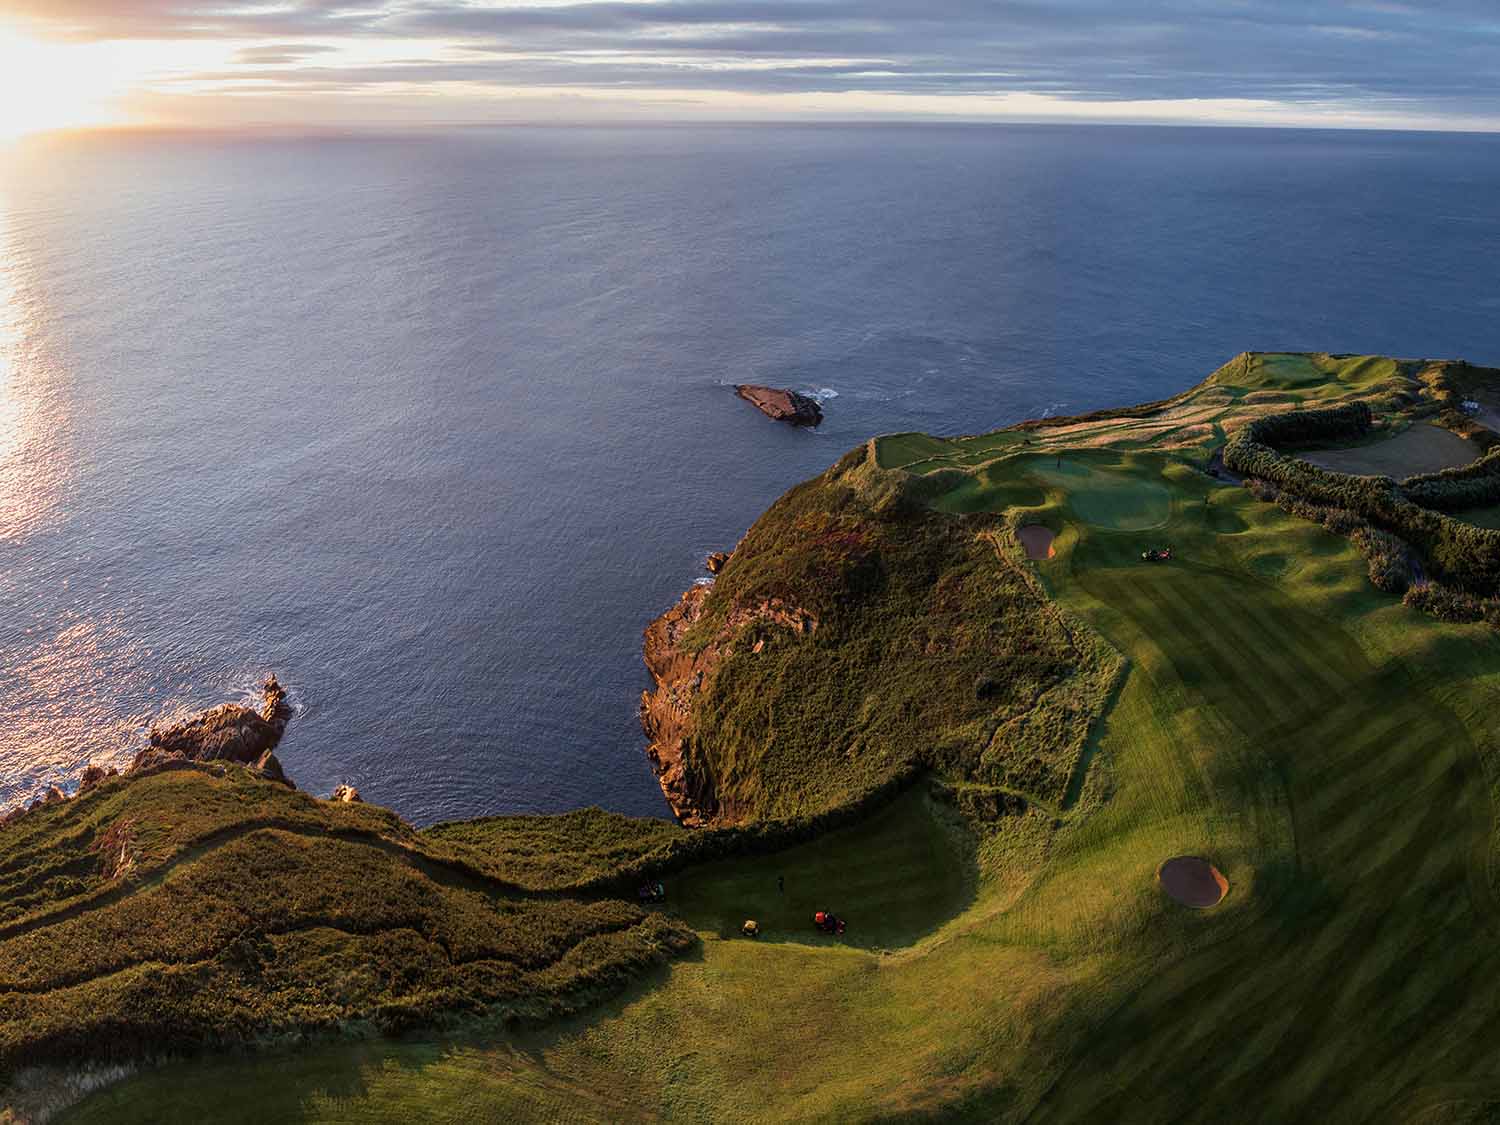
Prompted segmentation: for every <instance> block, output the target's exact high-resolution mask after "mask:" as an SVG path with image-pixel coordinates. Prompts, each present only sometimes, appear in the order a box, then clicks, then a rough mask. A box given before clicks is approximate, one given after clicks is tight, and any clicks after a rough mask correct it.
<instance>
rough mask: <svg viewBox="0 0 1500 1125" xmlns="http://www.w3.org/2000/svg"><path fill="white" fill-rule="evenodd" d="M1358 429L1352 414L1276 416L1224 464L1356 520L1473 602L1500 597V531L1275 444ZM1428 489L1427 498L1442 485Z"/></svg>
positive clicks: (1231, 450) (1228, 449)
mask: <svg viewBox="0 0 1500 1125" xmlns="http://www.w3.org/2000/svg"><path fill="white" fill-rule="evenodd" d="M1357 425H1358V422H1357V419H1356V417H1355V414H1354V413H1353V412H1351V411H1350V410H1349V408H1348V407H1339V408H1334V409H1329V410H1302V411H1295V412H1291V413H1288V414H1279V415H1274V416H1272V417H1271V418H1267V419H1265V420H1263V421H1259V422H1256V423H1253V424H1251V425H1250V426H1247V427H1245V428H1244V429H1242V430H1240V431H1239V432H1238V433H1236V434H1235V435H1234V436H1233V437H1232V438H1231V439H1230V440H1229V442H1228V443H1227V444H1226V445H1225V447H1224V463H1225V464H1226V465H1228V466H1229V467H1230V468H1231V469H1233V470H1234V471H1235V472H1238V473H1242V474H1244V475H1245V476H1248V477H1255V478H1258V479H1260V480H1265V481H1270V482H1272V483H1273V484H1275V485H1276V486H1277V487H1278V488H1280V489H1282V490H1284V491H1287V492H1290V493H1292V494H1293V495H1295V496H1297V497H1299V498H1301V499H1303V500H1306V501H1309V502H1311V503H1313V504H1316V505H1320V506H1323V507H1327V508H1336V509H1343V510H1347V511H1350V512H1353V513H1355V515H1357V516H1358V517H1359V518H1360V519H1362V520H1364V521H1366V522H1368V523H1369V524H1371V525H1372V526H1374V527H1376V528H1378V529H1380V530H1382V531H1385V532H1389V533H1390V534H1392V535H1394V536H1396V537H1397V538H1399V539H1401V540H1402V541H1404V542H1405V543H1408V544H1410V545H1411V546H1412V547H1413V548H1414V549H1416V550H1417V551H1418V552H1419V553H1420V554H1421V556H1422V557H1423V559H1424V560H1425V561H1426V563H1427V565H1428V567H1429V568H1430V569H1431V571H1432V573H1433V574H1434V575H1435V576H1436V577H1438V578H1440V579H1442V580H1443V581H1445V582H1447V583H1449V584H1451V585H1453V586H1455V587H1456V588H1458V589H1460V590H1464V591H1466V592H1468V593H1472V594H1476V595H1486V594H1490V593H1494V592H1496V591H1497V590H1500V532H1497V531H1493V530H1490V529H1487V528H1480V527H1475V526H1474V525H1472V524H1467V523H1464V522H1462V521H1461V520H1456V519H1453V518H1452V517H1450V516H1446V515H1444V514H1442V513H1440V512H1435V511H1433V510H1431V509H1430V508H1427V507H1423V506H1422V505H1421V504H1418V503H1415V502H1414V501H1413V500H1412V499H1411V498H1410V497H1409V496H1408V495H1407V494H1406V493H1405V492H1404V491H1403V490H1402V488H1401V486H1400V485H1398V484H1397V483H1396V482H1395V481H1393V480H1391V479H1390V478H1389V477H1355V476H1349V475H1347V474H1344V473H1335V472H1330V471H1329V470H1327V469H1321V468H1319V467H1318V466H1316V465H1313V464H1311V463H1309V462H1307V461H1305V460H1302V459H1301V458H1297V457H1291V456H1287V455H1285V454H1283V453H1281V452H1280V451H1279V450H1278V449H1276V448H1275V447H1274V446H1273V445H1272V444H1270V443H1271V442H1273V441H1274V442H1284V443H1286V444H1294V443H1301V442H1306V441H1309V440H1313V439H1314V438H1315V435H1317V434H1318V433H1326V434H1327V435H1329V436H1330V437H1332V436H1335V435H1341V434H1348V433H1351V432H1353V430H1354V429H1356V428H1357ZM1419 483H1420V482H1419ZM1455 483H1458V482H1455ZM1426 487H1427V491H1428V493H1429V494H1430V493H1431V492H1433V491H1436V490H1437V489H1438V488H1439V487H1440V486H1426Z"/></svg>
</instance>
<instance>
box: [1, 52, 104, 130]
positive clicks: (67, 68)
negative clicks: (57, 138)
mask: <svg viewBox="0 0 1500 1125" xmlns="http://www.w3.org/2000/svg"><path fill="white" fill-rule="evenodd" d="M121 77H122V76H121V75H120V73H119V71H118V68H117V67H116V66H114V65H113V61H112V58H111V54H110V50H109V47H108V45H107V44H97V43H90V44H82V43H52V42H47V41H44V40H40V39H33V38H30V37H28V36H26V35H24V34H21V33H19V32H17V31H15V30H13V29H10V28H6V27H3V26H0V140H14V139H15V138H17V137H24V136H26V135H27V134H29V133H40V132H44V131H46V130H49V129H76V128H84V127H88V126H95V125H109V124H114V123H117V122H118V121H119V120H120V119H121V115H120V112H119V110H118V108H117V107H116V105H115V104H114V103H115V99H116V98H118V97H119V96H120V94H121V93H123V89H122V85H123V83H122V82H121Z"/></svg>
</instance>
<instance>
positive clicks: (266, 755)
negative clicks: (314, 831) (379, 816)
mask: <svg viewBox="0 0 1500 1125" xmlns="http://www.w3.org/2000/svg"><path fill="white" fill-rule="evenodd" d="M261 699H262V702H261V706H260V709H259V710H257V709H255V708H253V707H247V706H245V705H244V704H242V703H224V704H221V705H220V706H218V707H213V708H210V709H209V710H207V711H204V712H202V713H201V714H198V715H194V716H193V717H192V718H190V719H184V720H182V721H181V722H176V723H172V724H170V725H167V726H163V727H152V728H151V732H150V734H149V735H148V736H147V743H148V744H147V746H146V747H145V748H144V749H143V750H141V751H140V752H139V753H137V754H136V756H135V758H134V759H133V760H132V761H131V763H130V765H129V766H127V767H126V768H125V769H123V770H118V769H116V768H115V767H113V766H109V767H103V766H98V765H94V764H92V763H90V764H89V765H88V767H87V768H85V769H84V771H83V774H82V775H81V776H80V777H79V780H78V791H77V793H75V794H74V796H78V795H80V794H83V793H86V792H88V791H89V790H90V789H92V788H93V787H94V786H96V785H98V784H99V783H100V782H102V781H104V780H106V779H108V778H111V777H121V776H127V777H128V776H133V775H136V774H146V773H158V772H160V771H162V770H172V769H186V768H188V767H190V766H191V765H192V764H194V763H197V762H234V763H236V764H238V765H242V766H247V767H248V768H250V769H252V770H254V771H255V772H256V773H259V774H261V775H262V776H263V777H266V778H268V779H270V780H272V781H277V782H280V783H281V784H282V785H285V786H287V787H288V788H291V789H295V788H297V786H296V785H295V784H294V783H293V781H292V779H291V778H289V777H287V775H286V771H285V770H284V769H282V767H281V762H280V761H279V760H278V759H277V757H276V753H275V750H276V746H277V745H278V744H279V743H280V742H281V737H282V735H283V734H285V733H286V728H287V724H288V723H290V722H291V720H292V716H293V714H294V712H293V710H292V706H291V703H290V702H289V701H288V700H287V695H286V689H285V688H283V687H282V686H281V683H280V682H279V681H278V680H277V679H276V677H275V676H274V675H273V676H269V677H267V679H266V681H265V682H264V683H263V684H261ZM69 799H70V798H69V796H68V794H67V793H65V792H63V790H62V789H61V788H60V787H59V786H57V785H49V786H48V787H47V791H46V793H45V794H43V795H42V796H41V797H38V798H37V799H36V800H34V801H32V802H31V803H30V804H23V805H17V806H16V807H15V808H13V809H11V810H10V812H8V813H6V814H5V815H4V816H0V826H4V825H6V824H10V823H11V822H13V821H15V820H16V819H17V818H19V817H21V816H23V815H25V814H26V813H28V812H30V811H31V810H32V809H36V808H41V807H42V806H44V805H52V804H56V803H57V802H59V801H66V800H69ZM332 799H333V800H341V801H358V800H359V799H360V798H359V794H358V792H357V791H356V790H355V789H354V787H353V786H352V785H341V786H339V788H338V790H336V791H335V793H334V797H333V798H332Z"/></svg>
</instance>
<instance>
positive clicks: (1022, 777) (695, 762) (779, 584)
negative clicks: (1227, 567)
mask: <svg viewBox="0 0 1500 1125" xmlns="http://www.w3.org/2000/svg"><path fill="white" fill-rule="evenodd" d="M943 483H945V482H943V481H941V480H939V479H936V478H932V477H928V478H917V477H911V476H909V475H907V474H905V473H900V472H892V471H888V470H884V469H881V468H879V467H878V465H877V464H876V463H875V458H874V456H873V454H872V451H870V450H868V449H866V448H863V447H862V448H860V449H857V450H855V451H854V452H852V453H851V454H849V455H848V456H846V457H845V458H844V459H843V460H841V461H840V462H839V463H838V464H837V465H836V466H834V468H833V469H831V470H829V472H827V473H825V474H824V475H823V476H822V477H819V478H817V479H816V480H813V481H810V482H808V483H806V484H803V485H800V486H798V487H797V488H795V489H793V490H792V491H791V492H789V493H788V494H787V495H786V496H784V497H782V498H781V499H780V500H779V501H777V502H776V504H774V505H773V506H772V507H771V509H770V510H769V511H767V512H766V514H765V515H764V516H762V517H761V519H760V520H758V521H757V522H756V524H755V526H754V527H753V528H752V529H751V530H750V532H749V534H747V535H746V537H745V539H744V540H743V541H742V542H741V543H740V545H739V546H738V547H737V548H736V550H735V552H734V554H733V556H732V557H731V558H730V561H729V563H728V565H727V566H726V567H725V569H724V570H723V572H722V573H721V574H720V576H719V578H718V581H717V583H716V584H715V586H714V588H713V591H712V593H711V594H710V595H709V596H708V598H707V599H706V600H705V602H704V608H703V612H702V617H701V618H700V619H699V620H698V622H697V623H696V625H694V626H693V628H692V630H691V631H690V632H689V633H688V634H687V636H686V638H685V642H684V643H685V645H686V647H688V648H690V649H693V650H697V651H700V652H701V651H703V650H705V649H710V648H712V649H713V650H714V652H715V654H716V658H715V660H714V662H713V663H712V668H711V671H710V672H709V673H708V675H707V676H706V678H705V680H704V682H703V684H702V686H701V690H699V691H698V693H697V694H696V695H695V696H694V698H693V703H692V733H691V737H690V740H689V742H688V749H687V754H688V760H689V762H690V768H691V769H692V770H694V771H695V772H696V773H697V774H698V775H699V776H701V777H704V778H706V779H708V780H709V788H711V790H712V792H713V794H714V799H715V801H716V803H717V805H718V807H719V808H720V809H721V810H729V811H731V812H732V814H733V818H734V819H736V820H739V821H746V822H749V821H761V820H780V819H786V818H798V817H807V816H815V815H818V814H822V813H825V812H827V811H829V810H833V809H837V808H840V807H844V806H849V805H858V804H860V803H861V802H863V801H864V800H865V799H867V798H868V797H869V796H870V795H871V794H874V793H878V792H881V791H883V790H886V789H888V788H889V786H891V785H892V784H893V783H899V782H900V781H901V780H903V779H906V778H909V777H911V776H912V775H913V772H914V771H915V770H916V769H918V768H924V769H935V770H938V771H941V772H942V773H944V774H947V775H950V776H952V777H955V778H960V779H964V780H968V781H974V782H981V783H984V784H987V785H992V786H1003V787H1007V788H1010V789H1014V790H1018V791H1020V792H1022V793H1025V794H1029V795H1032V796H1034V797H1036V798H1038V799H1041V800H1043V801H1047V802H1059V801H1061V800H1062V799H1063V797H1064V795H1065V793H1066V790H1067V788H1068V785H1069V783H1070V781H1071V779H1072V778H1073V775H1074V773H1075V771H1076V770H1077V769H1078V767H1079V763H1080V758H1081V754H1082V750H1083V746H1084V742H1085V739H1086V736H1087V734H1088V731H1089V728H1090V725H1091V723H1092V722H1093V720H1094V719H1095V718H1096V717H1097V716H1098V715H1099V714H1100V713H1102V711H1103V708H1104V705H1105V702H1106V699H1107V696H1108V692H1109V689H1110V686H1111V684H1112V682H1113V678H1114V676H1115V674H1116V671H1117V668H1118V660H1117V658H1116V657H1115V655H1114V654H1113V653H1112V652H1110V651H1109V650H1108V648H1107V646H1105V645H1103V644H1102V643H1100V642H1099V640H1098V639H1097V638H1096V637H1095V636H1094V635H1093V634H1092V633H1090V632H1089V631H1088V630H1087V629H1086V628H1084V627H1082V626H1081V625H1080V624H1079V623H1077V622H1076V621H1073V620H1071V619H1069V618H1068V617H1067V616H1066V615H1065V614H1063V613H1062V612H1060V611H1059V610H1058V609H1057V607H1056V606H1054V605H1052V604H1051V603H1050V601H1049V600H1048V598H1047V597H1046V594H1045V591H1044V590H1042V588H1041V587H1040V586H1039V585H1038V584H1037V583H1036V581H1035V579H1034V578H1033V577H1032V575H1031V573H1030V570H1029V568H1028V567H1026V566H1025V565H1023V564H1022V563H1021V562H1020V561H1019V557H1018V552H1017V548H1016V546H1015V544H1014V536H1013V535H1012V534H1011V532H1010V529H1009V527H1008V525H1007V523H1006V521H1005V520H1004V518H1003V517H1001V516H998V515H995V514H990V513H980V514H973V515H949V514H945V513H941V512H938V511H935V510H934V509H933V508H932V507H930V506H929V505H928V504H926V503H924V500H925V499H926V498H927V497H929V496H930V495H932V494H933V493H934V491H935V490H937V489H940V488H941V486H942V485H943ZM768 607H779V608H776V609H775V610H774V611H771V610H769V609H768ZM792 614H795V615H800V620H803V621H807V622H809V623H810V624H809V625H808V626H807V627H806V628H789V627H787V626H786V625H785V624H783V623H782V622H783V620H784V619H786V618H787V617H788V616H789V615H792Z"/></svg>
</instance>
